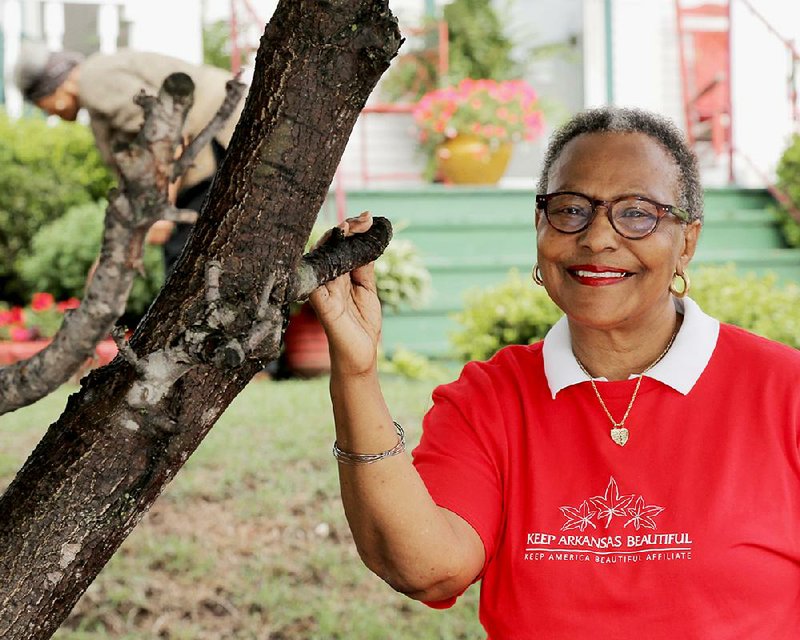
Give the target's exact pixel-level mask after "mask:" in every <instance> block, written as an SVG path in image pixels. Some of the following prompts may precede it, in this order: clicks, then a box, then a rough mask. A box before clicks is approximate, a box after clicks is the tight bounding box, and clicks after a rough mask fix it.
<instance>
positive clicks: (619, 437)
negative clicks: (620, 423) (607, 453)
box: [611, 427, 630, 447]
mask: <svg viewBox="0 0 800 640" xmlns="http://www.w3.org/2000/svg"><path fill="white" fill-rule="evenodd" d="M629 435H630V434H629V433H628V430H627V429H626V428H625V427H622V428H621V429H612V430H611V439H612V440H613V441H614V442H616V443H617V444H618V445H619V446H620V447H624V446H625V443H626V442H627V441H628V436H629Z"/></svg>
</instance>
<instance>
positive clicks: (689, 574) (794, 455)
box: [414, 325, 800, 640]
mask: <svg viewBox="0 0 800 640" xmlns="http://www.w3.org/2000/svg"><path fill="white" fill-rule="evenodd" d="M635 384H636V380H626V381H621V382H598V383H597V386H598V388H599V390H600V393H601V394H602V397H603V399H604V400H605V401H606V404H607V405H608V407H609V409H610V411H611V413H612V415H614V416H615V417H616V418H617V419H619V417H621V416H622V415H623V414H624V412H625V408H626V407H627V404H628V402H629V401H630V398H631V394H632V393H633V390H634V386H635ZM433 399H434V406H433V408H432V409H431V410H430V412H429V413H428V414H427V415H426V417H425V420H424V435H423V438H422V441H421V443H420V445H419V447H418V448H417V449H416V450H415V451H414V464H415V465H416V467H417V469H418V471H419V473H420V474H421V476H422V478H423V480H424V481H425V484H426V485H427V487H428V490H429V491H430V493H431V495H432V496H433V498H434V500H435V501H436V502H437V504H439V505H441V506H443V507H445V508H447V509H450V510H452V511H453V512H455V513H457V514H459V515H460V516H461V517H463V518H464V519H465V520H466V521H467V522H468V523H470V525H471V526H472V527H473V528H474V529H475V530H476V531H477V532H478V534H479V535H480V537H481V539H482V540H483V544H484V546H485V549H486V558H487V562H486V566H485V568H484V571H483V573H482V576H481V578H482V585H481V604H480V618H481V622H482V623H483V625H484V627H485V628H486V630H487V632H488V634H489V637H490V638H491V639H492V640H505V639H508V638H513V639H526V638H536V639H556V638H558V639H569V640H577V639H583V638H594V639H598V640H603V639H614V640H628V639H630V638H643V639H646V640H658V639H662V638H664V639H666V638H668V639H669V640H676V639H678V638H679V639H681V640H691V639H698V640H700V639H702V640H742V639H748V640H752V639H761V638H764V639H769V640H790V639H791V640H797V639H798V638H800V452H799V450H800V352H799V351H796V350H794V349H791V348H789V347H786V346H784V345H780V344H777V343H774V342H770V341H768V340H765V339H763V338H759V337H757V336H754V335H752V334H749V333H747V332H745V331H743V330H741V329H738V328H736V327H732V326H729V325H722V326H721V327H720V333H719V339H718V341H717V345H716V348H715V350H714V353H713V355H712V357H711V360H710V361H709V363H708V365H707V367H706V369H705V371H704V372H703V374H702V375H701V376H700V378H699V380H698V381H697V383H696V384H695V385H694V387H693V388H692V390H691V391H690V392H689V393H688V395H686V396H684V395H682V394H681V393H679V392H678V391H675V390H674V389H672V388H670V387H668V386H666V385H664V384H662V383H661V382H658V381H656V380H653V379H650V378H647V377H645V378H644V379H643V381H642V385H641V388H640V391H639V395H638V397H637V399H636V402H635V404H634V406H633V409H632V411H631V414H630V416H629V418H628V420H627V422H626V427H628V428H629V430H630V440H629V441H628V443H627V444H626V445H625V446H624V447H620V446H618V445H617V444H615V443H614V442H613V441H612V440H611V437H610V435H609V430H610V428H611V424H610V422H609V420H608V417H607V416H606V415H605V413H604V412H603V410H602V408H601V407H600V404H599V402H598V400H597V398H596V397H595V395H594V392H593V391H592V388H591V385H590V384H589V382H588V380H587V381H586V382H585V383H581V384H577V385H573V386H570V387H567V388H566V389H563V390H562V391H560V392H559V393H558V395H557V396H556V398H555V399H553V398H552V396H551V394H550V390H549V389H548V385H547V380H546V378H545V374H544V365H543V358H542V343H538V344H535V345H531V346H512V347H507V348H505V349H502V350H501V351H500V352H499V353H498V354H497V355H496V356H495V357H494V358H492V359H491V360H490V361H488V362H485V363H484V362H481V363H470V364H468V365H466V367H465V368H464V370H463V372H462V374H461V377H460V378H459V379H458V380H457V381H456V382H453V383H451V384H449V385H445V386H442V387H439V388H438V389H436V390H435V391H434V394H433ZM454 600H455V599H453V601H454ZM440 604H442V605H444V606H447V605H449V604H452V602H447V603H440Z"/></svg>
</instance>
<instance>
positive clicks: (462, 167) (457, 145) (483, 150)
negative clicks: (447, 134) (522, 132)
mask: <svg viewBox="0 0 800 640" xmlns="http://www.w3.org/2000/svg"><path fill="white" fill-rule="evenodd" d="M510 160H511V144H510V143H504V144H501V145H499V146H498V147H495V148H492V147H490V146H489V145H488V144H486V143H485V142H483V140H481V139H480V138H478V137H477V136H472V135H467V134H459V135H457V136H456V137H455V138H452V139H450V140H448V141H447V142H445V143H444V144H441V145H440V146H439V148H438V149H437V150H436V162H437V166H438V168H439V173H440V175H441V177H442V178H443V179H444V181H445V182H452V183H454V184H496V183H497V181H498V180H500V178H502V177H503V174H504V173H505V171H506V168H507V167H508V163H509V161H510Z"/></svg>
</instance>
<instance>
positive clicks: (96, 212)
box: [18, 201, 164, 316]
mask: <svg viewBox="0 0 800 640" xmlns="http://www.w3.org/2000/svg"><path fill="white" fill-rule="evenodd" d="M104 213H105V202H103V201H100V202H92V203H89V204H82V205H78V206H76V207H72V208H71V209H69V210H68V211H67V212H66V213H65V214H64V215H63V216H62V217H60V218H58V219H57V220H54V221H53V222H50V223H49V224H47V225H45V226H44V227H42V228H41V229H39V231H38V232H37V233H36V235H35V236H34V238H33V241H32V242H31V247H30V250H29V251H28V252H27V253H26V254H25V255H24V256H23V257H22V258H21V259H20V260H19V263H18V264H19V274H20V277H21V278H22V280H23V282H24V283H25V285H26V287H27V288H28V289H29V290H31V291H46V292H48V293H52V294H53V295H54V296H55V298H56V299H57V300H66V299H67V298H70V297H73V296H74V297H77V298H80V297H82V295H83V289H84V286H85V284H86V274H87V273H88V272H89V269H90V268H91V266H92V264H93V263H94V261H95V258H97V256H98V254H99V252H100V243H101V240H102V234H103V216H104ZM144 266H145V274H146V275H145V277H140V276H137V277H136V279H135V280H134V284H133V289H132V290H131V295H130V297H129V298H128V306H127V313H129V314H131V315H132V316H140V315H141V314H142V313H144V311H145V310H146V309H147V306H148V305H149V304H150V302H151V300H152V299H153V298H154V297H155V295H156V294H157V293H158V291H159V289H160V288H161V285H162V283H163V280H164V266H163V263H162V260H161V250H160V249H159V248H158V247H155V246H146V247H145V253H144Z"/></svg>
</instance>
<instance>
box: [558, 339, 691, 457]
mask: <svg viewBox="0 0 800 640" xmlns="http://www.w3.org/2000/svg"><path fill="white" fill-rule="evenodd" d="M677 335H678V325H676V326H675V331H673V332H672V337H671V338H670V339H669V342H668V343H667V346H666V348H665V349H664V350H663V351H662V352H661V355H660V356H658V358H656V359H655V360H653V362H651V363H650V365H649V366H648V367H646V368H645V369H644V371H642V372H641V373H640V374H639V376H638V378H637V380H636V388H634V390H633V395H632V396H631V401H630V402H629V403H628V408H627V409H625V415H624V416H622V420H620V421H619V422H617V421H616V420H614V416H612V415H611V412H610V411H609V410H608V407H607V406H606V403H605V402H603V398H602V396H601V395H600V392H599V391H598V390H597V385H596V384H595V383H594V378H592V375H591V374H590V373H589V372H588V371H587V370H586V367H584V366H583V363H582V362H581V361H580V360H578V356H575V362H577V363H578V366H579V367H580V368H581V371H583V372H584V373H585V374H586V376H587V377H588V378H589V382H591V383H592V389H594V394H595V395H596V396H597V399H598V400H599V401H600V406H601V407H603V411H605V412H606V415H607V416H608V419H609V420H611V424H612V425H613V426H612V427H611V439H612V440H613V441H614V442H615V443H617V444H618V445H619V446H620V447H624V446H625V443H626V442H627V441H628V437H629V436H630V432H629V431H628V429H627V428H626V427H625V421H626V420H627V419H628V414H629V413H630V412H631V408H632V407H633V403H634V402H635V401H636V395H637V394H638V393H639V387H640V386H641V385H642V378H643V377H644V374H645V373H647V372H648V371H650V369H652V368H653V367H655V366H656V365H657V364H658V363H659V362H661V360H663V359H664V356H665V355H667V351H669V350H670V348H671V347H672V343H673V342H675V336H677ZM573 355H574V354H573Z"/></svg>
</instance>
